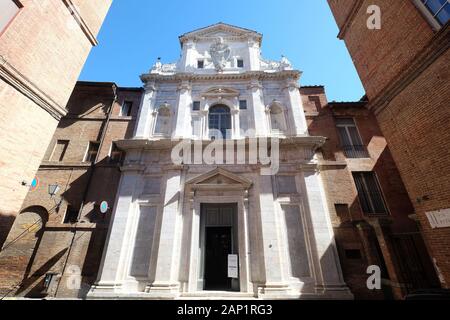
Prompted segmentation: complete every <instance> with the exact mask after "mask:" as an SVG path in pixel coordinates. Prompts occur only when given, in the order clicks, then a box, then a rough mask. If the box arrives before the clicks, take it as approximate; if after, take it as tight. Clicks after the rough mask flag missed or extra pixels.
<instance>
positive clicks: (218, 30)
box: [180, 22, 262, 43]
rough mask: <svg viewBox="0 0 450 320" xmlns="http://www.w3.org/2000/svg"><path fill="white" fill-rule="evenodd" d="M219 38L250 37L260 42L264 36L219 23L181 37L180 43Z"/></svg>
mask: <svg viewBox="0 0 450 320" xmlns="http://www.w3.org/2000/svg"><path fill="white" fill-rule="evenodd" d="M218 37H222V38H224V39H226V38H235V37H249V38H250V37H254V38H257V39H258V40H259V41H261V39H262V35H261V34H260V33H258V32H256V31H253V30H250V29H246V28H241V27H237V26H233V25H230V24H227V23H223V22H219V23H216V24H213V25H211V26H208V27H205V28H201V29H197V30H194V31H191V32H188V33H185V34H183V35H182V36H180V41H181V42H182V43H183V42H184V41H186V40H187V39H194V38H214V39H216V38H218Z"/></svg>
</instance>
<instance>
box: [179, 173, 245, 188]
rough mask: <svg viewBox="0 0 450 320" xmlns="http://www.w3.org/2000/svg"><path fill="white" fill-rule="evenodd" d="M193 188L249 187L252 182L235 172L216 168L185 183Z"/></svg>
mask: <svg viewBox="0 0 450 320" xmlns="http://www.w3.org/2000/svg"><path fill="white" fill-rule="evenodd" d="M186 184H187V185H189V186H191V187H192V188H194V189H206V190H208V189H211V190H213V189H220V188H223V189H229V188H232V189H249V188H250V187H251V185H252V182H251V181H250V180H248V179H245V178H243V177H241V176H238V175H237V174H235V173H232V172H230V171H228V170H224V169H222V168H217V169H215V170H213V171H210V172H208V173H205V174H202V175H200V176H198V177H196V178H194V179H192V180H190V181H188V182H187V183H186Z"/></svg>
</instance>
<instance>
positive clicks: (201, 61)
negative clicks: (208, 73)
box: [197, 60, 205, 69]
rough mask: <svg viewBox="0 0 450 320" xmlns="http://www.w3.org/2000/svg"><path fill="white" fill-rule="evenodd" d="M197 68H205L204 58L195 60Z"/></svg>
mask: <svg viewBox="0 0 450 320" xmlns="http://www.w3.org/2000/svg"><path fill="white" fill-rule="evenodd" d="M197 68H198V69H203V68H205V61H204V60H198V61H197Z"/></svg>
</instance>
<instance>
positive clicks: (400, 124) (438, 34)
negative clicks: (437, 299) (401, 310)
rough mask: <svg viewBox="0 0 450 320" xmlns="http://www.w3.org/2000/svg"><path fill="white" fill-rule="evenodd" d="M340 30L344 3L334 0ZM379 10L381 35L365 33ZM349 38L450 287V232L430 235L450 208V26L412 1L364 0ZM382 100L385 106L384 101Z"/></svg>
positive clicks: (372, 105) (373, 105)
mask: <svg viewBox="0 0 450 320" xmlns="http://www.w3.org/2000/svg"><path fill="white" fill-rule="evenodd" d="M329 4H330V7H331V9H332V11H333V14H334V15H335V17H336V21H337V22H338V25H341V21H343V20H345V19H346V9H344V7H345V6H346V2H345V1H339V0H329ZM369 4H375V5H379V6H380V8H381V12H382V28H381V30H369V29H368V28H367V27H366V19H367V17H368V16H367V14H366V13H365V9H366V8H367V6H368V5H369ZM361 8H362V9H361V10H360V11H359V12H358V14H357V15H356V18H355V19H354V21H353V22H352V23H351V24H350V27H349V28H348V30H347V31H346V32H345V33H344V35H343V37H342V38H343V40H344V41H345V43H346V45H347V47H348V49H349V51H350V54H351V56H352V58H353V61H354V62H355V65H356V68H357V70H358V73H359V75H360V77H361V80H362V82H363V85H364V87H365V88H366V90H367V95H368V97H369V99H370V100H371V103H370V104H369V108H373V109H374V110H375V112H376V114H377V120H378V122H379V125H380V127H381V129H382V132H383V134H384V136H385V137H386V139H387V142H388V144H389V147H390V150H391V151H392V155H393V158H394V159H395V162H396V164H397V167H398V168H399V171H400V174H401V176H402V178H403V181H404V183H405V186H406V189H407V191H408V194H409V197H410V199H411V202H412V203H413V205H414V207H415V210H416V213H417V216H418V219H419V221H420V226H421V229H422V233H423V236H424V238H425V240H426V244H427V247H428V249H429V252H430V255H431V256H432V258H433V259H435V260H436V265H437V267H438V268H439V269H440V271H441V273H442V275H441V276H442V286H444V287H449V285H450V229H449V228H442V229H434V230H432V229H431V226H430V224H429V222H428V220H427V218H426V212H429V211H435V210H441V209H448V208H450V194H449V190H450V170H449V167H450V155H449V153H448V152H447V151H446V150H445V149H446V148H445V147H444V146H445V145H447V144H448V143H447V141H448V140H449V138H450V124H449V123H450V121H449V119H450V108H449V101H450V90H449V89H450V81H449V78H450V63H449V61H450V53H449V47H450V46H449V42H450V40H449V39H450V38H449V36H448V34H449V28H450V27H449V23H447V25H446V26H444V27H443V28H442V29H440V30H438V31H436V30H433V28H432V27H431V25H430V24H429V23H428V21H427V20H426V19H425V18H424V17H423V15H422V13H421V12H420V11H419V10H418V9H417V7H416V6H415V5H414V4H413V3H412V1H410V0H408V1H388V0H376V1H364V3H363V5H362V7H361ZM380 101H385V103H384V104H383V103H381V104H380Z"/></svg>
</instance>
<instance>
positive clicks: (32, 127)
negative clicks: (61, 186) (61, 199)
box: [0, 0, 112, 246]
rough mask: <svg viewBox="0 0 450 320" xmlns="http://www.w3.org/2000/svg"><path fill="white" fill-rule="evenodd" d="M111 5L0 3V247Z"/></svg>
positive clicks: (93, 0)
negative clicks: (0, 152) (0, 156)
mask: <svg viewBox="0 0 450 320" xmlns="http://www.w3.org/2000/svg"><path fill="white" fill-rule="evenodd" d="M111 2H112V0H89V1H84V0H59V1H56V0H47V1H41V0H0V12H1V14H0V132H1V133H0V147H1V150H2V152H3V156H2V160H1V161H0V246H1V245H2V244H3V242H4V241H5V238H4V237H2V235H6V234H8V231H9V229H10V227H11V225H12V223H13V222H14V219H15V217H16V215H17V213H18V211H19V210H20V208H21V206H22V203H23V200H24V198H25V196H26V194H27V192H28V190H29V187H30V184H31V183H32V181H33V178H34V177H35V173H36V171H37V169H38V167H39V164H40V163H41V161H42V159H43V157H44V152H45V150H46V149H47V147H48V144H49V142H50V139H51V138H52V135H53V133H54V131H55V129H56V126H57V125H58V122H59V120H60V119H61V118H62V117H63V116H64V115H65V114H66V112H67V111H66V109H65V106H66V105H67V101H68V99H69V97H70V94H71V92H72V90H73V88H74V86H75V83H76V81H77V79H78V76H79V74H80V72H81V69H82V67H83V65H84V63H85V60H86V58H87V56H88V54H89V52H90V50H91V48H92V47H93V46H95V45H97V43H98V42H97V40H96V37H97V34H98V32H99V30H100V27H101V25H102V23H103V20H104V19H105V16H106V14H107V12H108V9H109V7H110V5H111Z"/></svg>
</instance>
